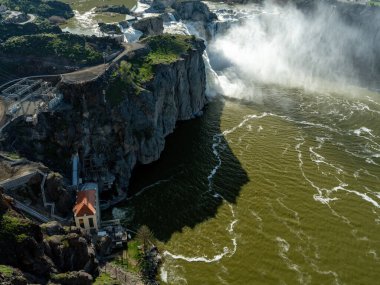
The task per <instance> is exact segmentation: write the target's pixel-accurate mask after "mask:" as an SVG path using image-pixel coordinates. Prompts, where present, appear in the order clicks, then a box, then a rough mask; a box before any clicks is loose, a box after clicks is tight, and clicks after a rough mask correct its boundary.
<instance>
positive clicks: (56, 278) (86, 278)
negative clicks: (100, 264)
mask: <svg viewBox="0 0 380 285" xmlns="http://www.w3.org/2000/svg"><path fill="white" fill-rule="evenodd" d="M92 281H93V278H92V276H91V275H90V274H88V273H86V272H83V271H71V272H66V273H60V274H55V275H53V277H52V278H51V282H50V283H49V284H60V285H91V284H92Z"/></svg>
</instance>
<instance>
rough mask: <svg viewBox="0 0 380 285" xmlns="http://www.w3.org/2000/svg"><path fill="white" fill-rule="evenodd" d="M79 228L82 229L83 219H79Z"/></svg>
mask: <svg viewBox="0 0 380 285" xmlns="http://www.w3.org/2000/svg"><path fill="white" fill-rule="evenodd" d="M79 226H80V227H81V228H83V229H84V221H83V219H79Z"/></svg>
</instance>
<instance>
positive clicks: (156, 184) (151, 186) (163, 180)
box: [127, 177, 172, 200]
mask: <svg viewBox="0 0 380 285" xmlns="http://www.w3.org/2000/svg"><path fill="white" fill-rule="evenodd" d="M171 179H172V177H170V178H169V179H161V180H158V181H156V182H154V183H153V184H150V185H148V186H146V187H144V188H142V189H141V190H140V191H139V192H137V193H136V194H135V195H133V196H131V197H128V198H127V200H131V199H133V198H135V197H138V196H140V195H141V194H143V193H144V192H145V191H147V190H149V189H152V188H154V187H156V186H158V185H160V184H162V183H166V182H170V181H171Z"/></svg>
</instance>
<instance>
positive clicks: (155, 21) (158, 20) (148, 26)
mask: <svg viewBox="0 0 380 285" xmlns="http://www.w3.org/2000/svg"><path fill="white" fill-rule="evenodd" d="M132 26H133V28H135V29H136V30H139V31H141V32H142V33H143V37H147V36H153V35H160V34H162V33H163V31H164V21H163V19H162V17H161V16H154V17H146V18H142V19H141V20H138V21H137V22H135V23H133V24H132Z"/></svg>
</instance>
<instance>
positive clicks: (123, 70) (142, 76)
mask: <svg viewBox="0 0 380 285" xmlns="http://www.w3.org/2000/svg"><path fill="white" fill-rule="evenodd" d="M194 39H195V37H193V36H184V35H169V34H164V35H159V36H153V37H148V38H146V39H145V40H144V41H143V43H144V44H146V45H147V47H148V48H149V52H148V53H147V54H146V55H144V56H138V57H136V58H133V59H132V60H130V61H128V62H126V61H121V62H120V66H119V68H118V69H117V70H116V71H115V72H114V73H113V74H112V76H111V80H110V82H111V83H110V85H109V87H108V89H107V92H106V98H107V101H108V102H109V103H110V104H111V105H118V104H120V103H121V102H122V101H123V100H124V97H125V94H126V93H127V92H129V91H131V90H132V91H133V93H135V94H139V93H140V92H141V90H142V88H141V86H144V85H145V84H146V83H148V82H149V81H151V80H152V79H153V78H154V74H155V69H156V67H157V65H160V64H171V63H173V62H175V61H177V60H178V59H179V58H180V57H181V55H183V54H186V53H187V52H188V51H189V49H191V48H192V47H193V41H194Z"/></svg>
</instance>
